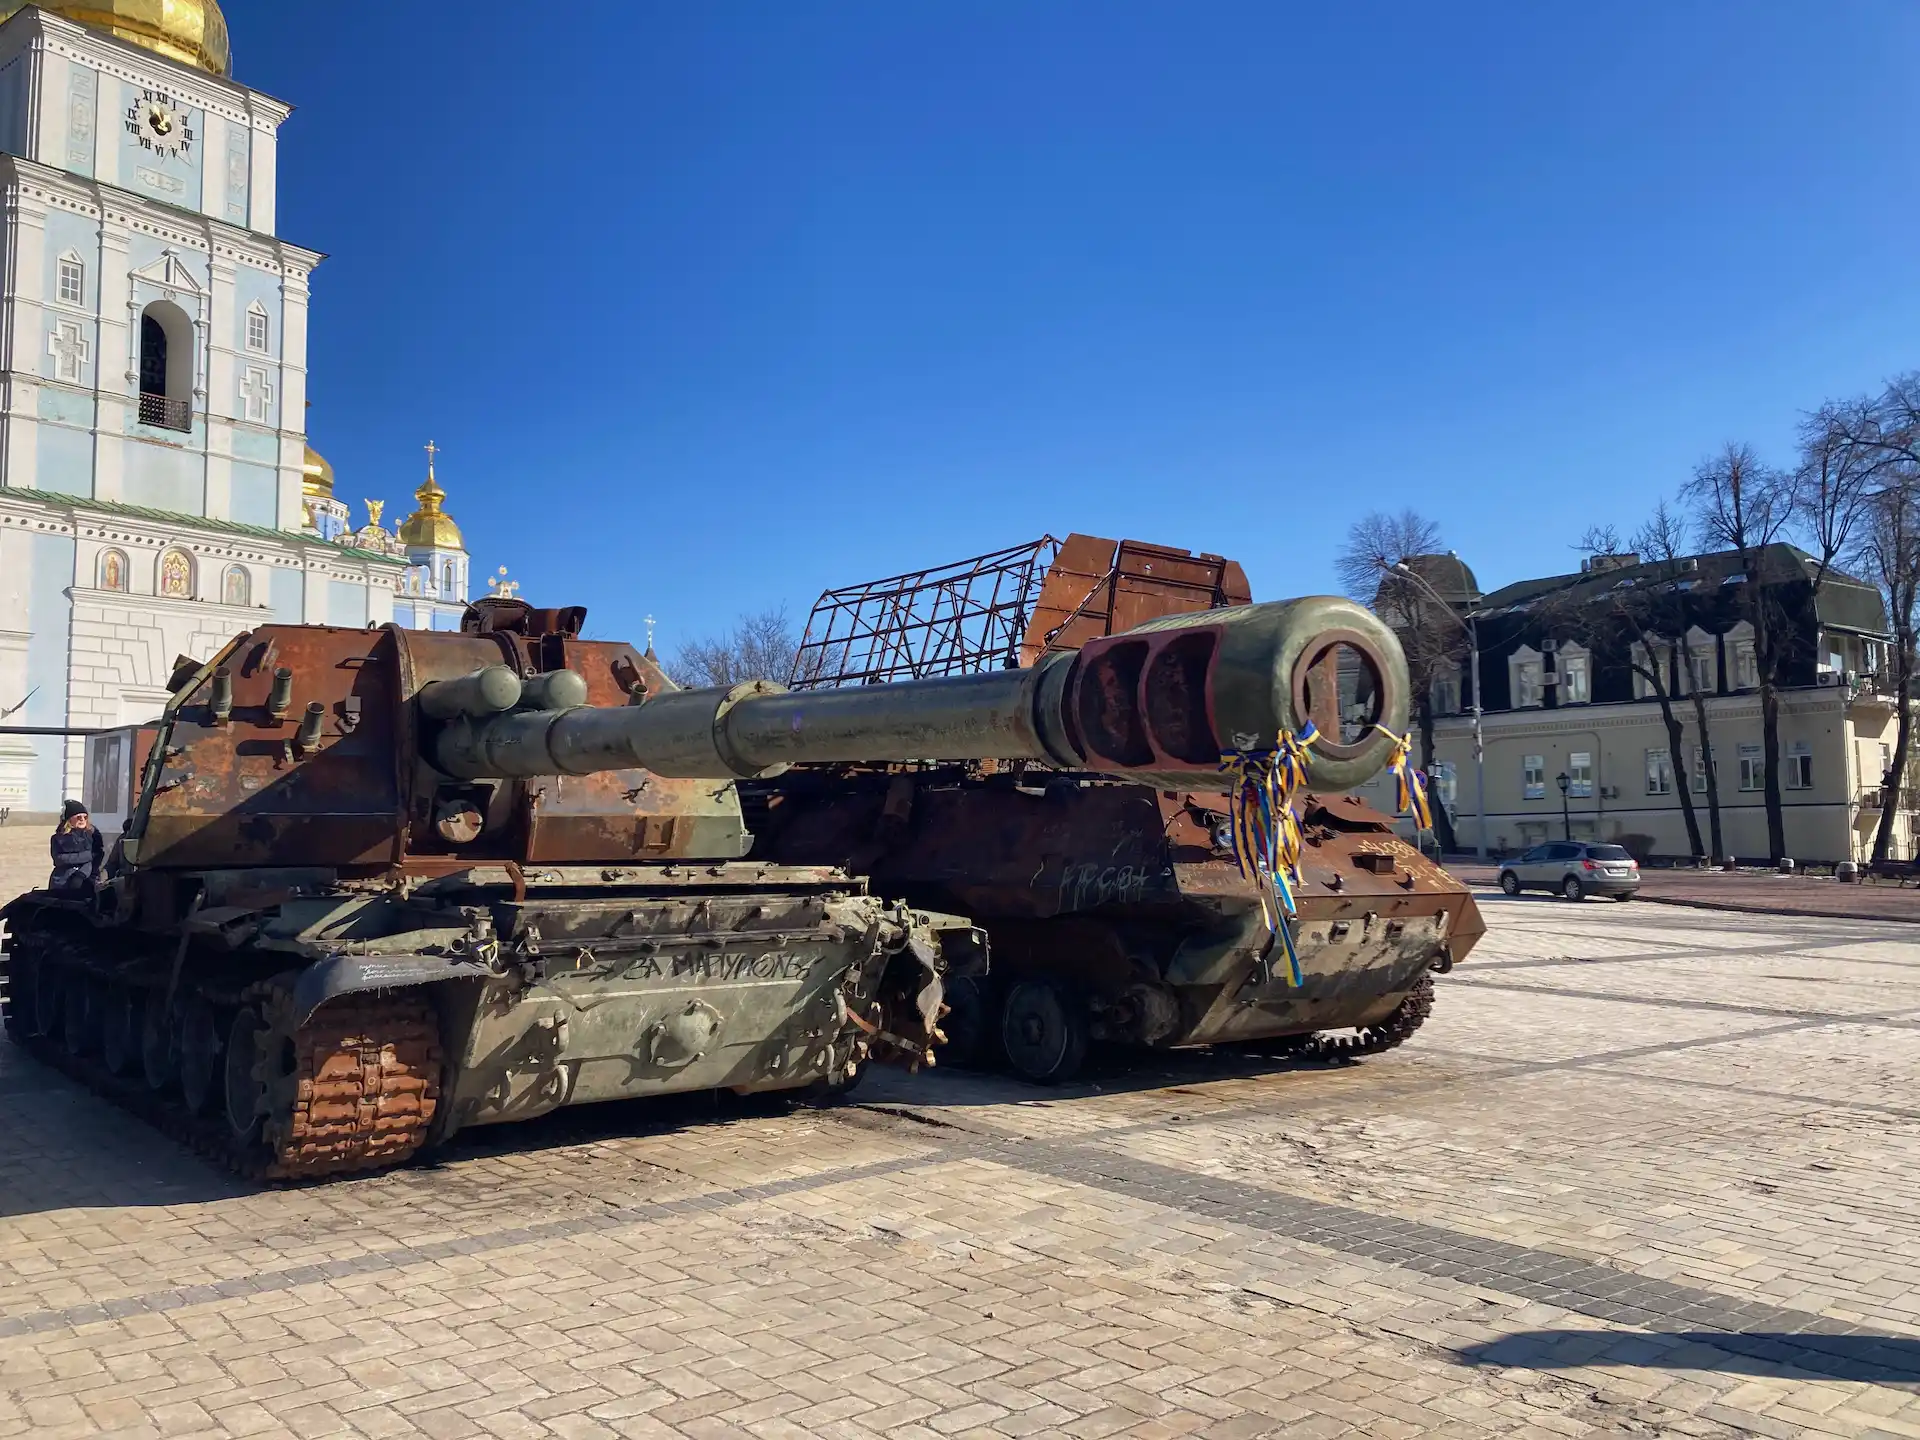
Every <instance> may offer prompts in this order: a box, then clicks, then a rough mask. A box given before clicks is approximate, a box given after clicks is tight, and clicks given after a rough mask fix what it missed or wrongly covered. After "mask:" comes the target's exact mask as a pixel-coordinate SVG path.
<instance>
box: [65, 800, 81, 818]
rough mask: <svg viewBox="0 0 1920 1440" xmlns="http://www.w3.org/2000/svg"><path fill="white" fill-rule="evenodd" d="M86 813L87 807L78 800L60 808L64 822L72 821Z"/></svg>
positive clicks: (68, 802) (70, 801)
mask: <svg viewBox="0 0 1920 1440" xmlns="http://www.w3.org/2000/svg"><path fill="white" fill-rule="evenodd" d="M86 813H87V807H86V806H84V805H82V804H81V803H80V802H79V801H78V800H69V801H67V803H66V804H64V805H62V806H61V807H60V818H61V819H62V820H71V819H73V817H74V816H76V815H85V814H86Z"/></svg>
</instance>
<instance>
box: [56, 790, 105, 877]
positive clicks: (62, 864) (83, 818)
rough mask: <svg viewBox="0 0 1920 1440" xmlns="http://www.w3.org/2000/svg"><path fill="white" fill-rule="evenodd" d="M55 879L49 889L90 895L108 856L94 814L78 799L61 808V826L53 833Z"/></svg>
mask: <svg viewBox="0 0 1920 1440" xmlns="http://www.w3.org/2000/svg"><path fill="white" fill-rule="evenodd" d="M51 848H52V850H53V878H52V879H50V880H49V881H48V882H47V888H48V889H49V890H52V891H53V892H55V893H56V894H63V895H91V894H92V893H93V886H94V882H95V881H96V880H98V879H99V878H100V866H101V865H102V864H103V863H104V862H105V860H106V858H107V842H106V841H105V840H103V839H101V838H100V832H99V831H98V830H96V829H95V828H94V825H93V817H92V816H91V815H89V814H87V807H86V806H84V805H82V804H81V803H80V802H79V801H78V800H69V801H67V803H66V805H65V807H64V808H63V809H62V810H61V819H60V828H59V829H58V830H55V831H54V832H53V844H52V847H51Z"/></svg>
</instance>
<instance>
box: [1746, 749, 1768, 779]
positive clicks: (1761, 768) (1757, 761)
mask: <svg viewBox="0 0 1920 1440" xmlns="http://www.w3.org/2000/svg"><path fill="white" fill-rule="evenodd" d="M1766 783H1767V761H1766V757H1765V756H1764V755H1762V754H1761V753H1760V747H1759V746H1758V745H1742V746H1741V747H1740V788H1741V789H1742V790H1759V789H1761V788H1762V787H1764V786H1765V785H1766Z"/></svg>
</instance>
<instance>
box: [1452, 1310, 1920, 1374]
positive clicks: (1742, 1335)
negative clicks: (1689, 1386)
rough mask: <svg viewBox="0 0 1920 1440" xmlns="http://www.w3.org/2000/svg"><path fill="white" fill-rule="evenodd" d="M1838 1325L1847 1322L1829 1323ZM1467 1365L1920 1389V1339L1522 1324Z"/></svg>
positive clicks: (1469, 1355) (1464, 1356)
mask: <svg viewBox="0 0 1920 1440" xmlns="http://www.w3.org/2000/svg"><path fill="white" fill-rule="evenodd" d="M1831 1323H1832V1325H1833V1327H1834V1329H1835V1330H1841V1329H1844V1328H1847V1327H1846V1326H1845V1324H1844V1322H1842V1321H1837V1320H1836V1321H1833V1322H1831ZM1454 1353H1455V1354H1456V1355H1458V1356H1459V1357H1460V1359H1461V1360H1463V1361H1464V1362H1466V1363H1467V1364H1469V1365H1498V1366H1513V1367H1516V1368H1519V1369H1526V1370H1565V1369H1572V1368H1574V1367H1576V1366H1582V1365H1636V1366H1645V1367H1648V1368H1651V1369H1658V1370H1715V1371H1725V1372H1729V1373H1733V1374H1740V1375H1756V1376H1772V1377H1779V1376H1799V1377H1808V1376H1818V1377H1821V1378H1824V1379H1829V1380H1858V1381H1863V1382H1865V1383H1867V1384H1871V1385H1897V1386H1900V1387H1902V1388H1909V1389H1911V1388H1916V1387H1920V1338H1915V1337H1913V1336H1908V1335H1887V1334H1874V1333H1867V1332H1858V1331H1856V1332H1855V1333H1852V1334H1823V1333H1820V1332H1818V1331H1811V1332H1810V1331H1793V1332H1779V1331H1767V1330H1754V1331H1741V1332H1737V1333H1735V1332H1728V1331H1724V1330H1682V1331H1671V1332H1651V1333H1638V1332H1624V1331H1619V1330H1525V1331H1521V1332H1519V1333H1517V1334H1513V1335H1507V1336H1503V1337H1502V1338H1500V1339H1498V1340H1494V1341H1490V1342H1488V1343H1487V1344H1485V1345H1472V1346H1468V1347H1467V1348H1465V1349H1463V1350H1457V1351H1455V1352H1454Z"/></svg>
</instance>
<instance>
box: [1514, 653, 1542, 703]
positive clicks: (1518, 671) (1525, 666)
mask: <svg viewBox="0 0 1920 1440" xmlns="http://www.w3.org/2000/svg"><path fill="white" fill-rule="evenodd" d="M1539 703H1540V662H1539V661H1538V660H1515V661H1514V662H1513V708H1514V709H1516V710H1525V709H1527V708H1528V707H1529V706H1533V705H1538V704H1539Z"/></svg>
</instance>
